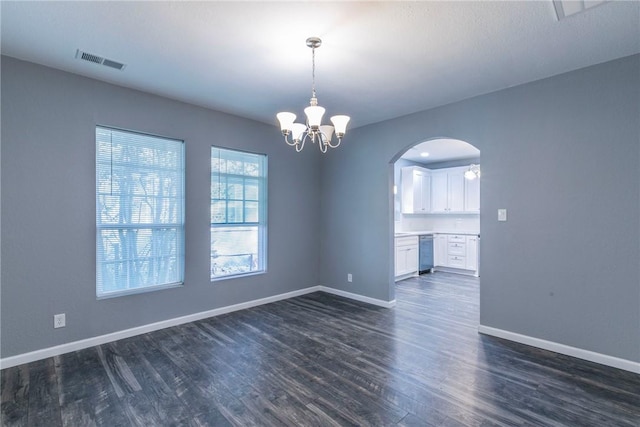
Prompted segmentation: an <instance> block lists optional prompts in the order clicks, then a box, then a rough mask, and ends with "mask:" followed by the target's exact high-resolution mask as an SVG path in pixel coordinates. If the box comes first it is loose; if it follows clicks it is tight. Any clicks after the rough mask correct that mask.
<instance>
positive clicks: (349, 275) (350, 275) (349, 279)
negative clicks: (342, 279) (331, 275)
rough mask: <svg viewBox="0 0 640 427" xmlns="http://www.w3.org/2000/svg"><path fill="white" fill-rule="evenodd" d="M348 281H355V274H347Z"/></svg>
mask: <svg viewBox="0 0 640 427" xmlns="http://www.w3.org/2000/svg"><path fill="white" fill-rule="evenodd" d="M347 282H353V275H352V274H351V273H348V274H347Z"/></svg>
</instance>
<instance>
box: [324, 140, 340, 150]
mask: <svg viewBox="0 0 640 427" xmlns="http://www.w3.org/2000/svg"><path fill="white" fill-rule="evenodd" d="M341 142H342V138H338V142H337V143H336V144H335V145H334V144H332V143H331V140H327V145H328V146H329V147H331V148H338V146H339V145H340V143H341Z"/></svg>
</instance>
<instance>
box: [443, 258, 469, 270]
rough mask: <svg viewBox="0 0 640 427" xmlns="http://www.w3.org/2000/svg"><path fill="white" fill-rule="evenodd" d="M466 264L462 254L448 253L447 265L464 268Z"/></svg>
mask: <svg viewBox="0 0 640 427" xmlns="http://www.w3.org/2000/svg"><path fill="white" fill-rule="evenodd" d="M466 265H467V262H466V259H465V257H463V256H457V255H449V264H448V265H447V267H453V268H465V267H466Z"/></svg>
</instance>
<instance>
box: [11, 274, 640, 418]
mask: <svg viewBox="0 0 640 427" xmlns="http://www.w3.org/2000/svg"><path fill="white" fill-rule="evenodd" d="M477 327H478V280H477V279H475V278H473V277H465V276H459V275H454V274H446V273H435V274H433V275H424V276H421V277H420V278H412V279H408V280H405V281H402V282H399V283H398V284H397V305H396V307H395V308H393V309H384V308H379V307H375V306H371V305H367V304H362V303H358V302H354V301H351V300H347V299H344V298H340V297H336V296H332V295H328V294H325V293H314V294H310V295H306V296H303V297H298V298H294V299H290V300H286V301H281V302H277V303H273V304H268V305H264V306H261V307H256V308H253V309H249V310H244V311H240V312H235V313H231V314H227V315H223V316H219V317H214V318H210V319H207V320H202V321H198V322H194V323H190V324H187V325H183V326H179V327H174V328H170V329H165V330H161V331H157V332H153V333H149V334H145V335H141V336H137V337H133V338H129V339H125V340H121V341H117V342H114V343H110V344H106V345H101V346H98V347H93V348H89V349H85V350H81V351H77V352H74V353H69V354H65V355H62V356H58V357H54V358H49V359H46V360H42V361H38V362H34V363H29V364H26V365H21V366H17V367H14V368H9V369H5V370H3V371H2V412H1V414H2V425H3V426H61V425H62V426H74V427H75V426H93V425H96V426H226V425H236V426H251V425H260V426H264V425H267V426H345V425H358V426H395V425H398V426H426V427H428V426H494V425H496V426H598V427H609V426H630V427H638V426H639V425H640V375H635V374H632V373H629V372H625V371H621V370H617V369H613V368H608V367H604V366H600V365H597V364H594V363H589V362H585V361H581V360H578V359H574V358H571V357H567V356H562V355H558V354H555V353H551V352H548V351H544V350H539V349H535V348H531V347H527V346H524V345H520V344H516V343H512V342H508V341H504V340H500V339H497V338H492V337H488V336H483V335H479V334H478V332H477Z"/></svg>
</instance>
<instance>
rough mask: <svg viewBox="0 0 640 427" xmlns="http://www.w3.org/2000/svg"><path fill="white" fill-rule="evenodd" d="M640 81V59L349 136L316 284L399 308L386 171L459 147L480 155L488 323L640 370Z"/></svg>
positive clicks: (331, 191) (328, 193) (328, 161)
mask: <svg viewBox="0 0 640 427" xmlns="http://www.w3.org/2000/svg"><path fill="white" fill-rule="evenodd" d="M639 76H640V56H638V55H636V56H632V57H627V58H622V59H620V60H616V61H612V62H608V63H604V64H600V65H597V66H593V67H589V68H585V69H581V70H577V71H574V72H570V73H566V74H562V75H559V76H555V77H552V78H548V79H544V80H540V81H536V82H532V83H529V84H526V85H522V86H517V87H513V88H510V89H506V90H503V91H499V92H495V93H492V94H488V95H483V96H479V97H476V98H472V99H469V100H465V101H462V102H458V103H455V104H451V105H447V106H443V107H439V108H435V109H431V110H428V111H423V112H420V113H416V114H413V115H409V116H405V117H401V118H397V119H394V120H389V121H386V122H382V123H378V124H374V125H370V126H366V127H362V128H358V129H354V130H352V131H351V132H350V133H349V134H348V135H347V138H346V139H345V141H344V143H343V145H342V146H341V148H340V149H339V150H335V151H333V152H331V153H329V155H327V156H326V158H325V159H324V162H323V164H322V187H321V199H322V221H323V223H322V241H321V261H322V264H321V266H322V268H321V271H320V284H321V285H325V286H332V287H335V288H338V289H341V290H345V291H348V292H354V293H358V294H363V295H366V296H369V297H373V298H379V299H382V300H391V299H393V297H394V293H393V286H391V284H392V277H391V276H392V274H393V271H392V270H393V267H392V266H393V258H392V256H393V255H392V234H391V230H392V228H391V227H392V225H393V216H392V215H393V211H392V192H391V188H392V185H393V166H392V165H391V163H392V162H393V161H394V160H396V159H397V157H398V156H399V155H400V154H401V153H402V152H403V151H404V150H405V149H406V148H407V147H409V146H412V145H415V144H416V143H418V142H421V141H424V140H426V139H430V138H435V137H447V138H456V139H461V140H464V141H467V142H469V143H471V144H473V145H474V146H476V147H477V148H479V149H480V151H481V156H482V181H481V186H482V188H481V193H482V200H481V212H482V213H481V215H480V228H481V230H482V240H481V247H480V260H481V271H482V277H481V296H480V303H481V310H480V322H481V324H482V325H485V326H490V327H494V328H499V329H503V330H506V331H511V332H515V333H520V334H524V335H527V336H531V337H536V338H540V339H545V340H549V341H553V342H557V343H562V344H565V345H569V346H573V347H577V348H581V349H586V350H591V351H594V352H598V353H602V354H606V355H610V356H615V357H620V358H623V359H627V360H631V361H636V362H638V361H640V271H639V269H640V263H639V260H640V185H639V183H640V127H639V125H638V123H639V121H638V120H639V118H640V81H639ZM498 208H507V209H508V218H509V221H508V222H500V223H499V222H497V209H498ZM347 273H352V274H353V283H347V281H346V275H347Z"/></svg>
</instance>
